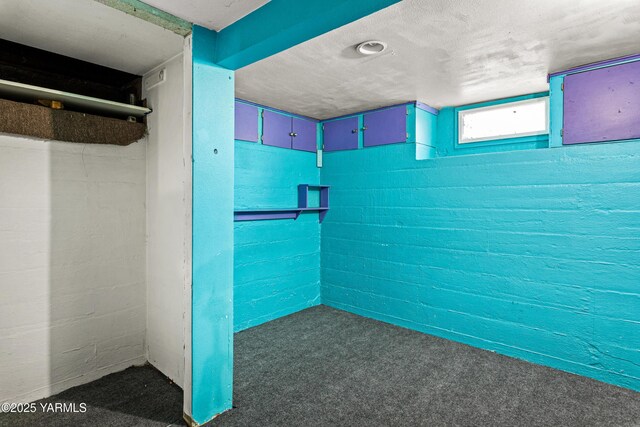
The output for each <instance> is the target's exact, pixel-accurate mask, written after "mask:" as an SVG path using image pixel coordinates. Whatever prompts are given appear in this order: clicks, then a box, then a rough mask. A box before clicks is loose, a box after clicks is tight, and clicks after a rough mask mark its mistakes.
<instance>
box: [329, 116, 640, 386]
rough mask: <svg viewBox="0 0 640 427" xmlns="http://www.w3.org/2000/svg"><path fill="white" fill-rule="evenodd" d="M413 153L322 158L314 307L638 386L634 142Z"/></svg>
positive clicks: (638, 213)
mask: <svg viewBox="0 0 640 427" xmlns="http://www.w3.org/2000/svg"><path fill="white" fill-rule="evenodd" d="M441 115H442V114H441ZM415 149H416V146H415V145H414V144H396V145H390V146H383V147H375V148H368V149H364V150H356V151H342V152H332V153H325V158H324V167H323V168H322V172H321V178H322V183H323V184H326V185H331V186H332V187H331V210H330V211H329V213H328V214H327V216H326V218H325V220H324V222H323V224H322V239H321V245H322V247H321V257H322V261H321V296H322V303H323V304H326V305H330V306H333V307H336V308H339V309H344V310H347V311H351V312H354V313H357V314H361V315H364V316H368V317H372V318H376V319H379V320H383V321H387V322H390V323H394V324H397V325H401V326H405V327H409V328H412V329H416V330H419V331H423V332H426V333H429V334H433V335H437V336H441V337H445V338H448V339H452V340H456V341H461V342H464V343H467V344H471V345H474V346H477V347H481V348H485V349H490V350H494V351H497V352H500V353H503V354H506V355H510V356H514V357H518V358H522V359H525V360H528V361H531V362H535V363H540V364H544V365H548V366H552V367H555V368H559V369H563V370H566V371H570V372H574V373H577V374H582V375H586V376H590V377H593V378H596V379H599V380H602V381H607V382H610V383H613V384H618V385H622V386H625V387H629V388H632V389H636V390H640V146H639V145H638V143H634V142H629V143H613V144H594V145H583V146H575V147H560V148H546V149H538V150H522V151H510V152H496V153H486V154H477V155H466V156H451V157H446V158H437V159H433V160H426V161H420V160H415Z"/></svg>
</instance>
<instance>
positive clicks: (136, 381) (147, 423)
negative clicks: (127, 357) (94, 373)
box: [0, 365, 185, 427]
mask: <svg viewBox="0 0 640 427" xmlns="http://www.w3.org/2000/svg"><path fill="white" fill-rule="evenodd" d="M48 403H53V404H54V405H55V404H56V403H67V404H70V403H75V407H76V408H77V409H79V408H80V406H79V405H80V403H85V404H86V412H84V413H77V412H76V413H64V412H43V411H42V410H40V404H48ZM36 408H38V410H37V412H34V413H23V414H16V413H9V414H0V426H2V427H5V426H6V427H36V426H38V427H40V426H42V427H69V426H74V427H75V426H81V427H89V426H94V427H103V426H105V427H125V426H126V427H134V426H135V427H138V426H139V427H160V426H169V425H175V426H180V427H184V426H185V423H184V421H182V390H181V389H180V387H178V386H177V385H175V384H173V383H172V382H171V381H169V379H167V378H166V377H165V376H164V375H162V374H161V373H160V372H159V371H157V370H156V369H155V368H153V367H152V366H150V365H145V366H140V367H133V368H129V369H126V370H124V371H121V372H117V373H115V374H111V375H107V376H106V377H102V378H100V379H98V380H96V381H93V382H90V383H88V384H83V385H81V386H77V387H73V388H70V389H68V390H65V391H63V392H62V393H58V394H56V395H55V396H51V397H49V398H47V399H42V400H38V401H37V402H36Z"/></svg>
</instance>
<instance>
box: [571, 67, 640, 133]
mask: <svg viewBox="0 0 640 427" xmlns="http://www.w3.org/2000/svg"><path fill="white" fill-rule="evenodd" d="M639 117H640V61H636V62H629V63H626V64H621V65H616V66H610V67H605V68H599V69H596V70H591V71H584V72H579V73H576V74H569V75H567V76H566V77H565V78H564V119H563V120H564V123H563V141H562V143H563V144H582V143H587V142H602V141H618V140H625V139H636V138H640V120H638V118H639Z"/></svg>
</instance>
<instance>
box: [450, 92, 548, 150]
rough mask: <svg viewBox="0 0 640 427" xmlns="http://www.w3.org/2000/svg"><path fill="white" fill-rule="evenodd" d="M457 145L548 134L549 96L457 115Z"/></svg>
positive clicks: (460, 112) (472, 110) (464, 111)
mask: <svg viewBox="0 0 640 427" xmlns="http://www.w3.org/2000/svg"><path fill="white" fill-rule="evenodd" d="M458 127H459V129H458V143H460V144H467V143H470V142H480V141H491V140H497V139H505V138H517V137H522V136H531V135H542V134H547V133H549V97H546V96H545V97H542V98H535V99H528V100H525V101H517V102H509V103H505V104H498V105H492V106H490V107H480V108H472V109H468V110H462V111H459V112H458Z"/></svg>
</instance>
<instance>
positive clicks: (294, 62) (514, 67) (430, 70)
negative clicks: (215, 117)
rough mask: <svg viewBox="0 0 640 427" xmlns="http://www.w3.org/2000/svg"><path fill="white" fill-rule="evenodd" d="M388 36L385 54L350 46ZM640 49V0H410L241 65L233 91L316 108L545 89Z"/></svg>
mask: <svg viewBox="0 0 640 427" xmlns="http://www.w3.org/2000/svg"><path fill="white" fill-rule="evenodd" d="M370 39H377V40H383V41H386V42H387V43H388V44H389V48H388V49H387V51H386V52H384V53H382V54H381V55H379V56H374V57H362V56H359V55H357V54H356V53H355V51H354V49H353V46H354V45H356V44H357V43H359V42H362V41H364V40H370ZM634 53H640V1H638V0H607V1H601V0H598V1H596V0H529V1H518V0H458V1H451V0H404V1H402V2H400V3H398V4H396V5H393V6H391V7H389V8H387V9H384V10H382V11H380V12H378V13H375V14H373V15H370V16H368V17H365V18H363V19H361V20H359V21H356V22H354V23H351V24H349V25H346V26H344V27H342V28H338V29H336V30H334V31H332V32H330V33H327V34H324V35H322V36H320V37H317V38H315V39H312V40H310V41H308V42H305V43H303V44H300V45H298V46H295V47H293V48H291V49H289V50H287V51H284V52H282V53H280V54H277V55H274V56H272V57H270V58H267V59H264V60H262V61H260V62H257V63H255V64H252V65H249V66H247V67H245V68H243V69H241V70H239V71H237V73H236V96H238V97H240V98H244V99H248V100H251V101H254V102H258V103H261V104H265V105H270V106H273V107H276V108H280V109H283V110H287V111H292V112H295V113H298V114H304V115H307V116H311V117H315V118H328V117H335V116H338V115H342V114H348V113H352V112H356V111H361V110H365V109H369V108H374V107H378V106H383V105H389V104H394V103H400V102H404V101H411V100H416V99H417V100H419V101H422V102H425V103H427V104H429V105H432V106H434V107H437V108H439V107H442V106H451V105H462V104H468V103H472V102H477V101H483V100H489V99H497V98H503V97H507V96H513V95H520V94H526V93H532V92H539V91H544V90H547V89H548V86H547V83H546V75H547V73H548V72H553V71H558V70H562V69H565V68H568V67H571V66H575V65H580V64H584V63H589V62H593V61H597V60H601V59H606V58H612V57H617V56H622V55H628V54H634Z"/></svg>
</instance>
